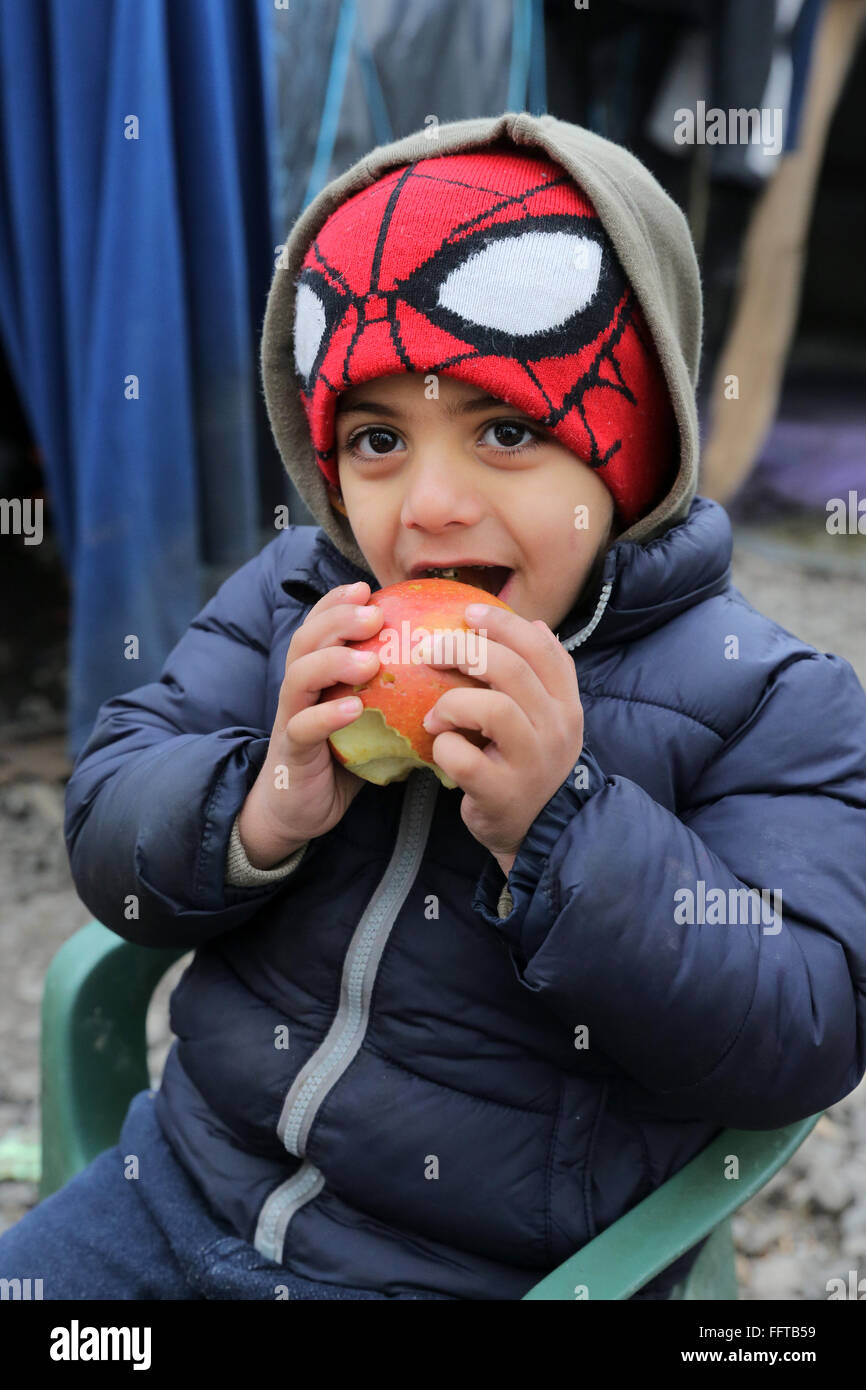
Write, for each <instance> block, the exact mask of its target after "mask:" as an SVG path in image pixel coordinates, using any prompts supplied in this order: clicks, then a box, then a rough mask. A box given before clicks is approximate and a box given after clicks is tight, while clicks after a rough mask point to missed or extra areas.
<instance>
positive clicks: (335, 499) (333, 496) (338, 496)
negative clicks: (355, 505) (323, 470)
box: [328, 483, 349, 520]
mask: <svg viewBox="0 0 866 1390" xmlns="http://www.w3.org/2000/svg"><path fill="white" fill-rule="evenodd" d="M328 499H329V501H330V503H331V506H332V507H333V508H334V509H335V511H338V512H339V513H340V514H341V515H342V516H344V517H346V518H347V520H348V515H349V514H348V512H347V511H346V504H345V502H344V501H343V494H342V493H341V492H340V490H339V489H338V488H335V487H332V486H331V484H330V483H329V484H328Z"/></svg>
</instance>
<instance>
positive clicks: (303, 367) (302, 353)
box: [295, 284, 326, 381]
mask: <svg viewBox="0 0 866 1390" xmlns="http://www.w3.org/2000/svg"><path fill="white" fill-rule="evenodd" d="M325 323H326V318H325V306H324V304H323V303H322V301H321V299H320V298H319V296H318V295H317V294H316V291H315V290H314V289H311V288H310V286H309V285H307V284H302V285H299V286H298V293H297V296H296V297H295V366H296V367H297V369H298V372H299V373H300V375H301V376H302V377H303V378H304V380H305V381H306V380H308V378H309V375H310V372H311V371H312V370H313V363H314V362H315V360H316V356H317V354H318V351H319V348H320V346H321V343H322V338H323V337H324V336H325Z"/></svg>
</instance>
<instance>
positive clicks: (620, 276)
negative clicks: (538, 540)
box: [295, 150, 676, 526]
mask: <svg viewBox="0 0 866 1390" xmlns="http://www.w3.org/2000/svg"><path fill="white" fill-rule="evenodd" d="M295 366H296V369H297V372H298V375H299V377H300V379H301V400H302V402H303V406H304V410H305V411H306V415H307V420H308V423H309V426H310V434H311V437H312V442H313V447H314V449H315V452H316V460H317V462H318V465H319V468H320V469H321V470H322V472H323V473H324V475H325V477H326V478H327V479H328V481H329V483H331V485H332V486H333V487H334V488H338V487H339V476H338V471H337V456H336V450H335V447H334V406H335V403H336V399H337V396H338V395H339V394H340V393H341V392H342V391H347V390H348V389H349V388H350V387H352V386H356V385H358V384H359V383H360V382H362V381H370V380H372V379H373V378H374V377H379V376H388V375H391V374H393V373H395V372H424V373H427V372H433V373H444V374H445V375H446V376H453V377H457V378H459V379H460V380H461V381H466V382H471V383H472V384H473V385H475V386H479V387H482V388H483V389H484V390H485V391H488V392H490V394H492V395H495V396H497V397H499V399H501V400H503V401H506V402H508V403H509V404H511V405H514V406H516V407H517V408H518V409H520V410H523V411H525V412H526V413H527V414H528V415H529V416H530V417H532V418H533V419H535V420H537V421H538V422H539V423H540V424H542V425H544V426H546V427H547V428H548V429H549V430H550V432H551V434H552V435H553V436H554V437H555V438H556V439H557V440H558V441H559V442H560V443H562V444H564V445H565V446H566V448H568V449H570V450H571V451H572V452H573V453H575V454H577V455H578V457H579V458H581V459H583V460H584V462H585V463H587V464H588V465H589V466H590V467H591V468H594V469H596V470H597V471H598V474H599V477H600V478H601V480H602V481H603V482H604V483H605V485H606V486H607V487H608V489H609V490H610V492H611V494H612V496H613V499H614V502H615V504H616V507H617V511H618V516H619V520H620V523H621V524H622V525H623V526H630V525H631V524H632V522H634V521H635V520H637V518H638V517H639V516H640V515H641V514H643V513H644V512H646V511H647V510H649V509H650V508H651V507H652V506H653V505H655V503H656V502H657V501H659V500H661V497H662V496H663V495H664V492H665V491H666V490H667V488H668V486H669V485H670V482H671V478H672V473H673V472H674V471H675V468H674V459H673V453H674V444H675V440H676V424H675V420H674V415H673V409H672V406H671V401H670V395H669V392H668V389H667V385H666V383H665V379H664V376H663V373H662V369H661V365H660V363H659V361H658V357H657V355H656V352H655V349H654V347H653V345H652V341H651V339H650V334H649V331H648V329H647V326H646V323H645V320H644V317H643V314H642V312H641V309H640V306H639V305H638V303H637V299H636V298H635V294H634V291H633V290H632V288H631V285H630V284H629V282H628V280H627V279H626V277H625V274H624V272H623V270H622V267H621V265H620V263H619V260H618V258H617V256H616V253H615V251H614V249H613V246H612V244H611V242H610V240H609V238H608V236H607V233H606V231H605V229H604V227H603V226H602V224H601V222H600V220H599V218H598V216H597V214H596V212H595V209H594V208H593V205H592V203H591V202H590V201H589V199H588V197H587V196H586V194H585V193H583V192H582V191H581V189H580V188H579V187H578V186H577V184H576V183H575V182H574V180H573V179H572V178H571V177H570V175H569V174H567V173H566V171H565V170H564V169H563V168H562V166H561V165H559V164H556V163H554V162H553V161H551V160H549V159H547V158H546V157H540V156H536V155H526V154H521V153H516V152H515V153H512V152H505V151H501V152H500V151H498V150H478V151H473V152H471V153H467V154H449V155H436V156H433V157H431V158H430V159H422V160H418V161H416V162H415V163H413V164H407V165H403V166H402V167H401V168H397V169H392V170H390V171H389V172H388V173H387V174H385V175H384V176H383V177H382V178H380V179H377V180H376V182H375V183H373V184H371V185H370V186H369V188H365V189H363V190H362V191H361V192H360V193H356V194H354V195H353V196H352V197H351V198H348V199H347V200H346V201H345V202H344V203H341V205H340V206H339V207H338V208H336V209H335V211H334V212H333V213H332V214H331V216H330V217H329V218H328V219H327V221H326V222H325V223H324V225H323V226H322V228H321V230H320V231H319V233H318V235H317V236H316V238H315V240H314V241H313V243H312V245H311V246H310V248H309V250H308V252H307V255H306V256H305V258H304V261H303V264H302V267H301V271H300V274H299V276H298V279H297V297H296V301H295Z"/></svg>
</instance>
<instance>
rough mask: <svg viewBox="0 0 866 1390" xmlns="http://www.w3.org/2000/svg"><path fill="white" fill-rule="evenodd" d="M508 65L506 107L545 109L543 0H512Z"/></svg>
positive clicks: (545, 74) (533, 112)
mask: <svg viewBox="0 0 866 1390" xmlns="http://www.w3.org/2000/svg"><path fill="white" fill-rule="evenodd" d="M512 12H513V20H512V30H511V67H510V70H509V74H508V108H507V109H508V110H509V111H531V112H532V114H533V115H535V116H540V115H543V113H544V112H545V111H546V110H547V68H546V63H545V57H544V0H513V3H512Z"/></svg>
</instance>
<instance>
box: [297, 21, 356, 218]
mask: <svg viewBox="0 0 866 1390" xmlns="http://www.w3.org/2000/svg"><path fill="white" fill-rule="evenodd" d="M357 8H358V6H357V0H343V2H342V4H341V5H340V13H339V15H338V17H337V32H336V36H335V38H334V50H333V53H332V54H331V67H330V71H329V72H328V85H327V87H326V88H325V105H324V108H323V110H322V116H321V120H320V121H319V138H318V140H317V141H316V153H315V157H314V159H313V167H312V168H311V170H310V177H309V179H308V180H307V191H306V193H305V194H304V203H303V207H305V208H306V207H307V206H308V205H309V204H310V203H311V202H312V201H313V199H314V198H315V196H316V194H317V193H319V192H320V191H321V190H322V189H323V188H324V186H325V184H326V183H327V182H328V178H329V172H328V171H329V170H330V167H331V159H332V157H333V153H334V145H335V144H336V141H337V130H338V128H339V125H340V111H341V109H342V106H343V93H344V92H345V90H346V74H347V72H348V70H349V59H350V57H351V56H352V37H353V35H354V32H355V19H356V12H357Z"/></svg>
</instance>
